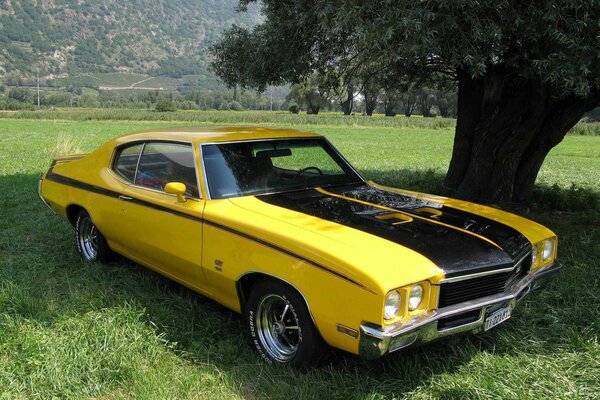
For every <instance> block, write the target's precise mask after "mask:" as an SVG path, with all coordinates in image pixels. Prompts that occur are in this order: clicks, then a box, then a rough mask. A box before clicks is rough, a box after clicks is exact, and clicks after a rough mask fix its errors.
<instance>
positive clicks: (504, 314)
mask: <svg viewBox="0 0 600 400" xmlns="http://www.w3.org/2000/svg"><path fill="white" fill-rule="evenodd" d="M511 313H512V308H511V307H510V306H507V307H504V308H501V309H499V310H497V311H494V312H493V313H491V314H490V315H488V316H487V317H486V319H485V323H484V324H483V330H484V331H487V330H490V329H492V328H493V327H495V326H496V325H498V324H500V323H502V322H504V321H506V320H507V319H509V318H510V314H511Z"/></svg>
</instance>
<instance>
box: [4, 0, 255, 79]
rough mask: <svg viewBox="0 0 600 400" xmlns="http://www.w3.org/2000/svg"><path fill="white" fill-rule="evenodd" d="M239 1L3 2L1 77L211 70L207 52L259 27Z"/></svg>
mask: <svg viewBox="0 0 600 400" xmlns="http://www.w3.org/2000/svg"><path fill="white" fill-rule="evenodd" d="M237 4H238V1H237V0H129V1H118V0H86V1H85V2H84V1H81V0H4V1H0V77H1V76H3V75H4V76H7V75H9V76H10V75H18V76H25V77H26V76H32V75H34V74H36V73H37V72H38V71H39V74H40V75H41V76H49V75H51V76H58V75H61V76H66V75H71V76H73V75H79V74H84V73H97V72H127V73H137V74H150V75H154V76H171V77H177V78H179V77H181V76H182V75H189V74H203V73H206V72H207V64H208V63H207V58H206V49H207V47H208V45H209V43H210V42H211V41H212V40H214V39H215V38H216V36H217V35H218V34H219V33H220V32H221V30H223V29H224V28H226V27H228V26H229V25H231V24H232V23H237V24H239V25H242V26H244V25H246V26H247V25H251V24H254V23H255V22H256V20H257V18H258V16H259V13H258V11H257V9H256V8H254V9H251V10H250V12H249V13H237V12H236V11H235V8H236V6H237Z"/></svg>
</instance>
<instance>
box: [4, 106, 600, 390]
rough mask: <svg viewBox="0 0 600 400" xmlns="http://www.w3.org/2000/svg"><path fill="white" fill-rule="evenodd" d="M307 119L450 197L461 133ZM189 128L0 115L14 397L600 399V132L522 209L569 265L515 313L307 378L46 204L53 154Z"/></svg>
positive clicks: (357, 151) (403, 181)
mask: <svg viewBox="0 0 600 400" xmlns="http://www.w3.org/2000/svg"><path fill="white" fill-rule="evenodd" d="M240 115H241V114H240ZM286 118H288V117H286ZM300 121H304V119H302V120H300ZM243 122H248V121H243ZM309 123H310V126H307V125H304V126H302V125H300V126H294V127H295V128H297V129H307V130H312V131H316V132H319V133H323V134H325V135H327V137H328V138H329V139H330V140H331V141H332V142H333V143H334V144H335V145H336V146H338V147H339V148H340V149H341V150H342V152H343V153H344V154H346V156H347V157H348V159H349V160H350V161H351V162H352V163H353V164H354V165H355V166H356V167H357V168H358V169H359V170H361V171H362V172H363V173H364V175H365V176H366V177H368V178H371V179H374V180H376V181H378V182H381V183H386V184H392V185H397V186H402V187H408V188H415V189H420V190H430V191H437V190H439V187H440V184H441V181H442V179H443V175H444V173H445V170H446V168H447V165H448V161H449V158H450V152H451V147H452V131H451V128H450V127H447V126H446V127H444V126H428V125H423V126H420V127H419V126H418V125H415V126H407V127H403V126H396V127H377V126H368V127H361V126H340V125H338V126H332V125H329V126H325V125H315V124H313V123H312V121H311V122H309ZM426 123H427V124H429V122H426ZM191 124H192V123H190V122H189V121H188V122H176V121H167V122H160V121H153V122H149V121H125V120H123V121H110V120H102V121H97V120H96V121H64V120H52V119H50V120H27V119H25V120H18V119H0V399H14V398H43V399H46V398H51V397H55V398H76V399H80V398H90V397H91V398H107V399H113V398H198V399H213V398H223V399H229V398H249V399H256V398H281V399H295V398H309V399H315V398H325V399H329V398H343V399H384V398H385V399H387V398H411V399H412V398H414V399H430V398H442V399H466V398H477V399H504V398H510V399H512V398H515V399H516V398H539V399H548V398H564V399H572V398H585V399H587V398H600V386H599V384H598V382H600V343H599V341H598V336H599V331H600V296H599V294H598V293H600V291H599V289H600V277H599V271H600V262H599V261H598V254H600V205H599V204H598V198H599V197H600V137H599V136H571V135H570V136H567V137H566V138H565V140H564V142H563V143H561V144H560V145H559V146H558V147H557V148H556V149H554V150H553V151H552V152H551V154H550V155H549V157H548V159H547V160H546V162H545V163H544V166H543V167H542V171H541V172H540V176H539V179H538V183H539V184H540V186H539V189H538V191H537V196H538V197H537V199H538V200H539V201H540V203H536V204H533V205H530V206H528V207H523V208H519V209H518V210H517V211H518V212H519V213H521V214H525V215H527V216H529V217H531V218H534V219H536V220H539V221H541V222H543V223H545V224H546V225H548V226H549V227H550V228H551V229H553V230H554V231H555V232H557V234H558V235H559V238H560V245H559V253H560V257H561V259H562V261H563V262H564V263H565V264H567V265H568V266H569V268H568V269H567V270H565V271H564V272H563V273H562V274H561V275H560V276H559V277H558V279H556V280H555V281H554V282H552V283H551V284H550V286H549V287H548V288H547V290H546V291H544V292H540V293H538V294H537V295H535V296H532V297H531V298H530V299H529V300H527V301H525V302H524V303H522V304H521V305H520V307H519V308H518V309H517V310H516V311H515V315H514V318H512V319H511V320H510V321H508V322H507V323H506V324H504V325H503V326H500V327H498V328H496V329H494V330H492V331H490V332H488V333H486V334H483V335H480V336H459V337H453V338H449V339H444V340H441V341H439V342H436V343H432V344H430V345H426V346H422V347H418V348H414V349H409V350H406V351H401V352H398V353H394V354H392V355H390V356H388V357H386V358H384V359H382V360H380V361H378V362H372V363H367V362H363V361H361V360H359V359H358V358H356V357H354V356H351V355H347V354H342V353H340V352H336V353H334V354H333V356H332V358H331V362H330V363H329V364H327V365H324V366H322V367H320V368H317V369H314V370H311V371H308V372H306V373H302V372H297V371H294V370H290V369H281V368H277V367H272V366H269V365H265V364H264V363H263V362H262V361H261V360H260V359H259V358H258V357H257V356H256V355H255V353H254V351H253V350H252V348H251V346H250V345H249V343H248V340H247V339H246V337H245V335H244V334H243V324H242V320H241V318H240V317H239V316H238V315H237V314H234V313H231V312H230V311H228V310H226V309H224V308H223V307H221V306H219V305H217V304H215V303H213V302H211V301H209V300H207V299H205V298H202V297H201V296H199V295H196V294H194V293H192V292H191V291H189V290H187V289H184V288H182V287H180V286H178V285H177V284H174V283H172V282H170V281H169V280H167V279H165V278H163V277H161V276H159V275H157V274H155V273H153V272H150V271H148V270H146V269H144V268H142V267H140V266H138V265H136V264H133V263H131V262H128V261H120V262H117V263H114V264H111V265H108V266H105V265H100V264H97V265H96V264H94V265H86V264H84V263H83V262H81V261H80V260H79V258H78V255H77V252H76V249H75V244H74V240H73V232H72V229H71V228H70V227H69V226H68V225H67V224H66V223H65V222H63V221H62V220H60V219H59V218H57V217H56V216H54V215H53V214H52V213H51V212H50V211H49V210H48V209H46V208H45V206H44V205H43V204H42V203H41V202H40V201H39V199H38V197H37V186H36V185H37V179H38V177H39V175H40V174H41V173H42V172H43V171H44V170H45V169H47V168H48V166H49V163H50V160H51V159H52V158H53V157H54V156H57V155H60V154H64V153H70V152H79V151H82V152H87V151H91V150H92V149H94V148H95V147H97V146H98V145H100V144H101V143H104V142H105V141H107V140H108V139H110V138H112V137H114V136H117V135H120V134H123V133H127V132H131V131H135V130H142V129H148V128H152V127H168V126H174V125H188V126H189V125H191ZM415 124H416V123H415ZM553 185H556V186H554V187H553ZM554 205H557V207H558V209H557V208H556V207H554V208H553V206H554Z"/></svg>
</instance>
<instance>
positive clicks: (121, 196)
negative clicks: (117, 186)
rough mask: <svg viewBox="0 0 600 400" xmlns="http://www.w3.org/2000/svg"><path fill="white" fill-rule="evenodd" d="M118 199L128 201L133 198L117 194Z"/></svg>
mask: <svg viewBox="0 0 600 400" xmlns="http://www.w3.org/2000/svg"><path fill="white" fill-rule="evenodd" d="M119 200H125V201H129V200H133V199H132V198H131V197H129V196H124V195H120V196H119Z"/></svg>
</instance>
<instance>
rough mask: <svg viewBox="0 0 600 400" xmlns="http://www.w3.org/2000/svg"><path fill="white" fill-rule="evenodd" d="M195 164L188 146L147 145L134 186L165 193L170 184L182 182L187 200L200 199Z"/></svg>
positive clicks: (160, 143) (176, 144)
mask: <svg viewBox="0 0 600 400" xmlns="http://www.w3.org/2000/svg"><path fill="white" fill-rule="evenodd" d="M194 163H195V160H194V151H193V149H192V146H191V145H189V144H181V143H167V142H148V143H146V146H145V147H144V151H143V153H142V156H141V158H140V163H139V166H138V171H137V174H136V176H135V184H136V185H140V186H145V187H148V188H151V189H156V190H163V189H164V187H165V185H166V184H167V183H169V182H181V183H183V184H185V186H186V188H187V191H186V194H187V195H188V196H191V197H195V198H199V197H200V196H199V194H198V183H197V182H198V181H197V179H196V168H195V166H194Z"/></svg>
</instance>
